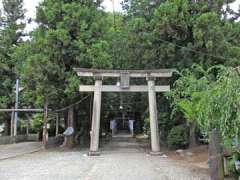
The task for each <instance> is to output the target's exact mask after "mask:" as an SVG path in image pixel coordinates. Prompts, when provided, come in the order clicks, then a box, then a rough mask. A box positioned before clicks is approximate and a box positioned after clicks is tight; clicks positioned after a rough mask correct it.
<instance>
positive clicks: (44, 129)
mask: <svg viewBox="0 0 240 180" xmlns="http://www.w3.org/2000/svg"><path fill="white" fill-rule="evenodd" d="M47 123H48V100H46V101H45V103H44V114H43V137H42V142H43V148H44V149H46V148H47V142H48V130H47Z"/></svg>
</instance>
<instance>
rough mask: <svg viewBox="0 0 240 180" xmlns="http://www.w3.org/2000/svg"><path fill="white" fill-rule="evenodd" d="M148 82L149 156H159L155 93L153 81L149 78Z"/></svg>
mask: <svg viewBox="0 0 240 180" xmlns="http://www.w3.org/2000/svg"><path fill="white" fill-rule="evenodd" d="M147 81H148V98H149V114H150V130H151V148H152V152H151V155H160V154H161V152H160V142H159V130H158V114H157V102H156V92H155V80H154V79H153V78H151V77H149V78H148V79H147Z"/></svg>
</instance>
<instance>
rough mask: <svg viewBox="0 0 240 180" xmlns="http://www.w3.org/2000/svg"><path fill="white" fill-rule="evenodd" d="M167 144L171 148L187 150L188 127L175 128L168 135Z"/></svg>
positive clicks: (179, 126)
mask: <svg viewBox="0 0 240 180" xmlns="http://www.w3.org/2000/svg"><path fill="white" fill-rule="evenodd" d="M167 142H168V146H169V147H171V148H176V149H178V148H185V147H186V146H187V145H188V131H187V127H186V126H185V125H178V126H175V127H173V128H172V129H171V131H170V133H169V134H168V137H167Z"/></svg>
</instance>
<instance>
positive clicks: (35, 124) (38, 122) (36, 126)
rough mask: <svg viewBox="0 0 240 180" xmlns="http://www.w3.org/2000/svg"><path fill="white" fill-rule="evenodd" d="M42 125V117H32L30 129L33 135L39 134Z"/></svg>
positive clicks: (39, 115) (36, 115)
mask: <svg viewBox="0 0 240 180" xmlns="http://www.w3.org/2000/svg"><path fill="white" fill-rule="evenodd" d="M42 125H43V115H42V114H35V115H33V116H32V120H31V123H30V129H31V131H32V132H33V133H38V132H41V130H42Z"/></svg>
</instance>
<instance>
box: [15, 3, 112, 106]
mask: <svg viewBox="0 0 240 180" xmlns="http://www.w3.org/2000/svg"><path fill="white" fill-rule="evenodd" d="M99 3H100V1H96V2H94V1H87V0H83V1H79V0H59V1H55V0H44V1H43V2H42V3H41V4H40V5H39V7H38V8H37V18H36V22H37V23H38V24H39V27H38V28H37V29H36V30H35V31H34V32H33V34H32V40H31V41H30V42H29V44H25V45H24V46H22V47H21V48H20V49H21V50H19V51H17V54H18V55H19V56H22V57H24V58H25V59H26V62H25V65H24V66H25V67H24V69H23V70H22V77H23V79H24V80H25V84H26V87H27V90H26V92H27V93H26V94H25V97H26V99H27V100H28V101H29V103H32V104H34V105H36V106H40V107H43V103H44V102H45V101H46V100H47V101H48V102H49V105H50V106H51V108H53V109H55V108H59V107H63V106H64V105H68V104H70V103H72V102H75V101H76V100H77V99H78V98H79V94H78V85H79V80H78V77H77V76H76V73H75V72H74V71H73V68H76V67H88V68H91V67H93V68H105V67H109V66H111V63H110V59H109V55H108V53H107V51H106V49H108V48H109V47H108V43H107V42H106V41H105V40H104V34H105V32H106V25H107V24H106V23H105V16H106V14H105V12H103V11H102V10H101V9H100V8H99ZM26 51H27V53H23V52H26Z"/></svg>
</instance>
